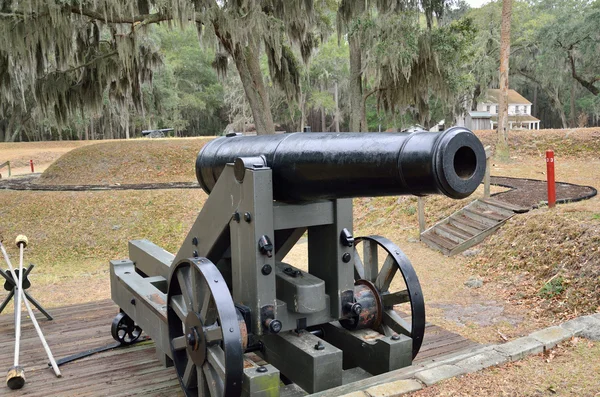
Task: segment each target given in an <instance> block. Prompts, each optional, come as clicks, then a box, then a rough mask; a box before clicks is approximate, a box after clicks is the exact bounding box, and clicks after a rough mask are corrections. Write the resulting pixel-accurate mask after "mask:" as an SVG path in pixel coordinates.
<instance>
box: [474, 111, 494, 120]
mask: <svg viewBox="0 0 600 397" xmlns="http://www.w3.org/2000/svg"><path fill="white" fill-rule="evenodd" d="M469 116H471V118H472V119H489V118H490V117H492V114H491V113H490V112H475V111H471V112H469Z"/></svg>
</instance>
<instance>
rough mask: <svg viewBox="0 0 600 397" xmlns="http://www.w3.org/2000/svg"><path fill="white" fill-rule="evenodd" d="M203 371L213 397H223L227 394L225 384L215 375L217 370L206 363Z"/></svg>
mask: <svg viewBox="0 0 600 397" xmlns="http://www.w3.org/2000/svg"><path fill="white" fill-rule="evenodd" d="M202 369H203V370H204V376H205V378H206V384H207V385H208V390H209V391H210V395H211V396H213V397H215V396H218V397H220V396H223V395H224V394H225V393H224V390H223V383H222V381H221V379H220V378H219V377H218V376H217V375H216V374H215V370H214V369H213V367H212V366H211V365H209V364H208V363H206V364H204V365H203V366H202Z"/></svg>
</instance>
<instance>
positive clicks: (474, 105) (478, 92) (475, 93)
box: [471, 84, 481, 110]
mask: <svg viewBox="0 0 600 397" xmlns="http://www.w3.org/2000/svg"><path fill="white" fill-rule="evenodd" d="M479 95H481V85H479V84H477V85H476V86H475V90H473V103H472V104H471V110H477V98H479Z"/></svg>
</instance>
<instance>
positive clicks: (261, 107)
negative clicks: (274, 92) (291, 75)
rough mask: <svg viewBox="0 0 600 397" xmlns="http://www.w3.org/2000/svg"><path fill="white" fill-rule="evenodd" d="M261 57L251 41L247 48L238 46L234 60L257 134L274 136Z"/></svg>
mask: <svg viewBox="0 0 600 397" xmlns="http://www.w3.org/2000/svg"><path fill="white" fill-rule="evenodd" d="M259 56H260V54H259V46H258V45H257V43H255V42H254V41H252V40H251V41H249V42H248V44H247V45H246V47H240V46H238V48H237V49H236V51H235V54H234V55H233V59H234V62H235V66H236V68H237V71H238V73H239V74H240V78H241V80H242V86H243V87H244V92H245V93H246V97H247V98H248V103H249V104H250V109H251V110H252V116H253V118H254V126H255V127H256V134H257V135H266V134H274V133H275V124H274V123H273V115H272V114H271V105H270V103H269V95H268V93H267V90H266V87H265V83H264V81H263V76H262V72H261V70H260V62H259Z"/></svg>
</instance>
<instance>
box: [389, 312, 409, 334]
mask: <svg viewBox="0 0 600 397" xmlns="http://www.w3.org/2000/svg"><path fill="white" fill-rule="evenodd" d="M383 323H384V324H385V325H387V326H388V327H390V328H391V329H393V330H394V331H396V332H397V333H399V334H403V335H406V336H411V335H412V326H411V325H410V324H409V323H408V322H407V321H406V320H405V319H403V318H402V317H400V315H399V314H398V313H396V312H395V311H394V310H385V311H384V312H383Z"/></svg>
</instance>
